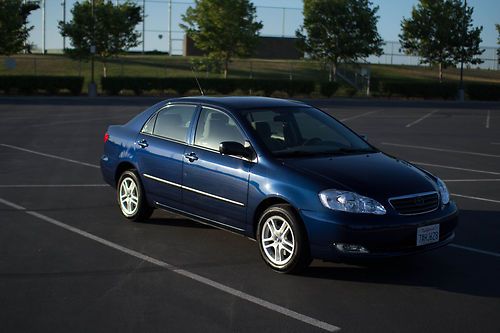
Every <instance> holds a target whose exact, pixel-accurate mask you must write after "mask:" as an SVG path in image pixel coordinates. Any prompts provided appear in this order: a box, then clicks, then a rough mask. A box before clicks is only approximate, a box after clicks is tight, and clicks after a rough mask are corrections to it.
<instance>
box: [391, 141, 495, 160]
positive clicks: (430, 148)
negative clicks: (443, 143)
mask: <svg viewBox="0 0 500 333" xmlns="http://www.w3.org/2000/svg"><path fill="white" fill-rule="evenodd" d="M382 144H383V145H386V146H394V147H403V148H414V149H423V150H433V151H442V152H447V153H457V154H467V155H476V156H486V157H500V155H493V154H485V153H476V152H473V151H466V150H454V149H445V148H434V147H426V146H415V145H403V144H400V143H391V142H382Z"/></svg>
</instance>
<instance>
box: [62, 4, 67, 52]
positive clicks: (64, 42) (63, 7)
mask: <svg viewBox="0 0 500 333" xmlns="http://www.w3.org/2000/svg"><path fill="white" fill-rule="evenodd" d="M61 5H62V17H63V23H64V24H66V0H63V2H62V4H61ZM64 50H66V36H63V51H64Z"/></svg>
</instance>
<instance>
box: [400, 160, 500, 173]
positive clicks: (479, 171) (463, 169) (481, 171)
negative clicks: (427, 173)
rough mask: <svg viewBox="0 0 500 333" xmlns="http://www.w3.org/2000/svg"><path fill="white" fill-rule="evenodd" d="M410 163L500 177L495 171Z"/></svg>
mask: <svg viewBox="0 0 500 333" xmlns="http://www.w3.org/2000/svg"><path fill="white" fill-rule="evenodd" d="M410 163H413V164H418V165H423V166H430V167H435V168H443V169H451V170H460V171H469V172H477V173H485V174H488V175H500V172H494V171H484V170H476V169H467V168H459V167H453V166H449V165H441V164H431V163H424V162H417V161H410Z"/></svg>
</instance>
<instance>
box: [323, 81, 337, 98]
mask: <svg viewBox="0 0 500 333" xmlns="http://www.w3.org/2000/svg"><path fill="white" fill-rule="evenodd" d="M337 89H339V84H338V83H337V82H323V83H321V85H320V88H319V90H320V92H321V95H323V96H325V97H331V96H332V95H334V94H335V92H336V91H337Z"/></svg>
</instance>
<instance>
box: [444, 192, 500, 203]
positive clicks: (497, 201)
mask: <svg viewBox="0 0 500 333" xmlns="http://www.w3.org/2000/svg"><path fill="white" fill-rule="evenodd" d="M450 195H453V196H455V197H460V198H466V199H472V200H479V201H487V202H493V203H500V200H493V199H488V198H481V197H473V196H470V195H463V194H457V193H450Z"/></svg>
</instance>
